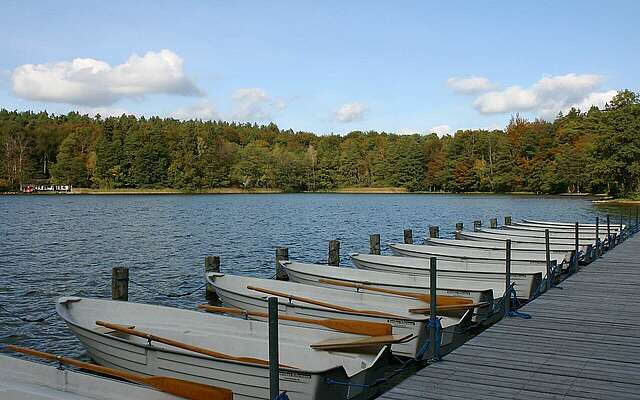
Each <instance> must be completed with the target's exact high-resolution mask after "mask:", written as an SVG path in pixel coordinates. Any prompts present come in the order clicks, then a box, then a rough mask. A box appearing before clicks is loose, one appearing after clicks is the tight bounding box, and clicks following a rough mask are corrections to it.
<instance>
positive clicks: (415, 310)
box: [409, 303, 489, 314]
mask: <svg viewBox="0 0 640 400" xmlns="http://www.w3.org/2000/svg"><path fill="white" fill-rule="evenodd" d="M487 305H489V303H473V304H451V305H446V306H437V307H436V312H440V311H463V310H472V309H474V308H476V307H484V306H487ZM430 310H431V308H430V307H422V308H410V309H409V312H410V313H412V314H428V313H429V311H430Z"/></svg>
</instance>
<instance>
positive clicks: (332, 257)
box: [327, 240, 340, 267]
mask: <svg viewBox="0 0 640 400" xmlns="http://www.w3.org/2000/svg"><path fill="white" fill-rule="evenodd" d="M327 264H329V265H333V266H336V267H337V266H339V265H340V241H339V240H330V241H329V258H328V259H327Z"/></svg>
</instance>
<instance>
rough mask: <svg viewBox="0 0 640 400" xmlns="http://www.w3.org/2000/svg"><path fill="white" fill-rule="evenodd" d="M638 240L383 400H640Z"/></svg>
mask: <svg viewBox="0 0 640 400" xmlns="http://www.w3.org/2000/svg"><path fill="white" fill-rule="evenodd" d="M639 254H640V235H636V236H633V237H631V238H629V239H628V240H626V241H625V242H623V243H622V244H621V245H619V246H616V247H615V248H613V249H612V250H611V251H609V252H607V253H605V254H604V255H603V257H601V258H599V259H598V260H596V261H594V262H593V263H591V264H590V265H587V266H584V267H581V269H580V270H579V272H578V273H576V274H574V275H572V276H571V277H569V278H568V279H566V280H565V281H563V282H562V283H561V284H560V285H559V286H560V287H561V288H553V289H551V290H549V291H548V292H546V293H544V294H543V295H542V296H541V297H539V298H538V299H536V300H534V301H532V302H531V303H529V304H527V305H526V306H524V307H523V308H522V309H521V311H522V312H526V313H528V314H530V315H531V316H532V318H531V319H530V320H525V319H521V318H506V319H503V320H502V321H500V322H498V323H497V324H495V325H494V326H492V327H491V328H489V329H487V330H486V331H485V332H483V333H482V334H480V335H478V336H477V337H475V338H473V339H471V340H470V341H469V342H467V343H466V344H465V345H463V346H462V347H460V348H459V349H457V350H455V351H454V352H452V353H451V354H449V355H447V356H446V357H445V359H444V360H443V361H441V362H437V363H434V364H432V365H430V366H428V367H426V368H424V369H422V370H420V371H418V372H417V373H416V374H415V375H413V376H411V377H409V378H407V379H405V380H404V381H402V382H401V383H400V384H399V385H398V386H396V387H394V388H393V389H391V390H389V391H388V392H387V393H385V394H383V395H382V396H381V398H382V399H385V400H417V399H429V400H444V399H452V400H458V399H479V400H494V399H495V400H500V399H524V400H527V399H532V400H533V399H536V400H547V399H548V400H554V399H562V400H574V399H575V400H577V399H592V400H605V399H607V400H609V399H610V400H617V399H630V400H634V399H637V400H640V309H639V308H638V307H637V304H638V301H640V290H638V287H640V258H639V257H638V255H639Z"/></svg>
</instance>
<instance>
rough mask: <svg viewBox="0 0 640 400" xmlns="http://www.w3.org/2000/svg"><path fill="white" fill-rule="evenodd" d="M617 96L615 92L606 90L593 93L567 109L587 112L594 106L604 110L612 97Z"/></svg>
mask: <svg viewBox="0 0 640 400" xmlns="http://www.w3.org/2000/svg"><path fill="white" fill-rule="evenodd" d="M616 94H618V91H617V90H608V91H606V92H593V93H590V94H589V96H587V97H586V98H585V99H583V100H582V101H581V102H579V103H575V104H573V105H571V106H570V107H568V109H571V107H573V108H577V109H578V110H580V111H589V109H590V108H591V106H596V107H598V108H600V109H602V108H604V106H605V104H607V103H608V102H610V101H611V99H613V97H614V96H615V95H616Z"/></svg>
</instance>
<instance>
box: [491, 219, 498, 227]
mask: <svg viewBox="0 0 640 400" xmlns="http://www.w3.org/2000/svg"><path fill="white" fill-rule="evenodd" d="M489 227H490V228H492V229H496V228H497V227H498V218H491V219H490V220H489Z"/></svg>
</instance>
